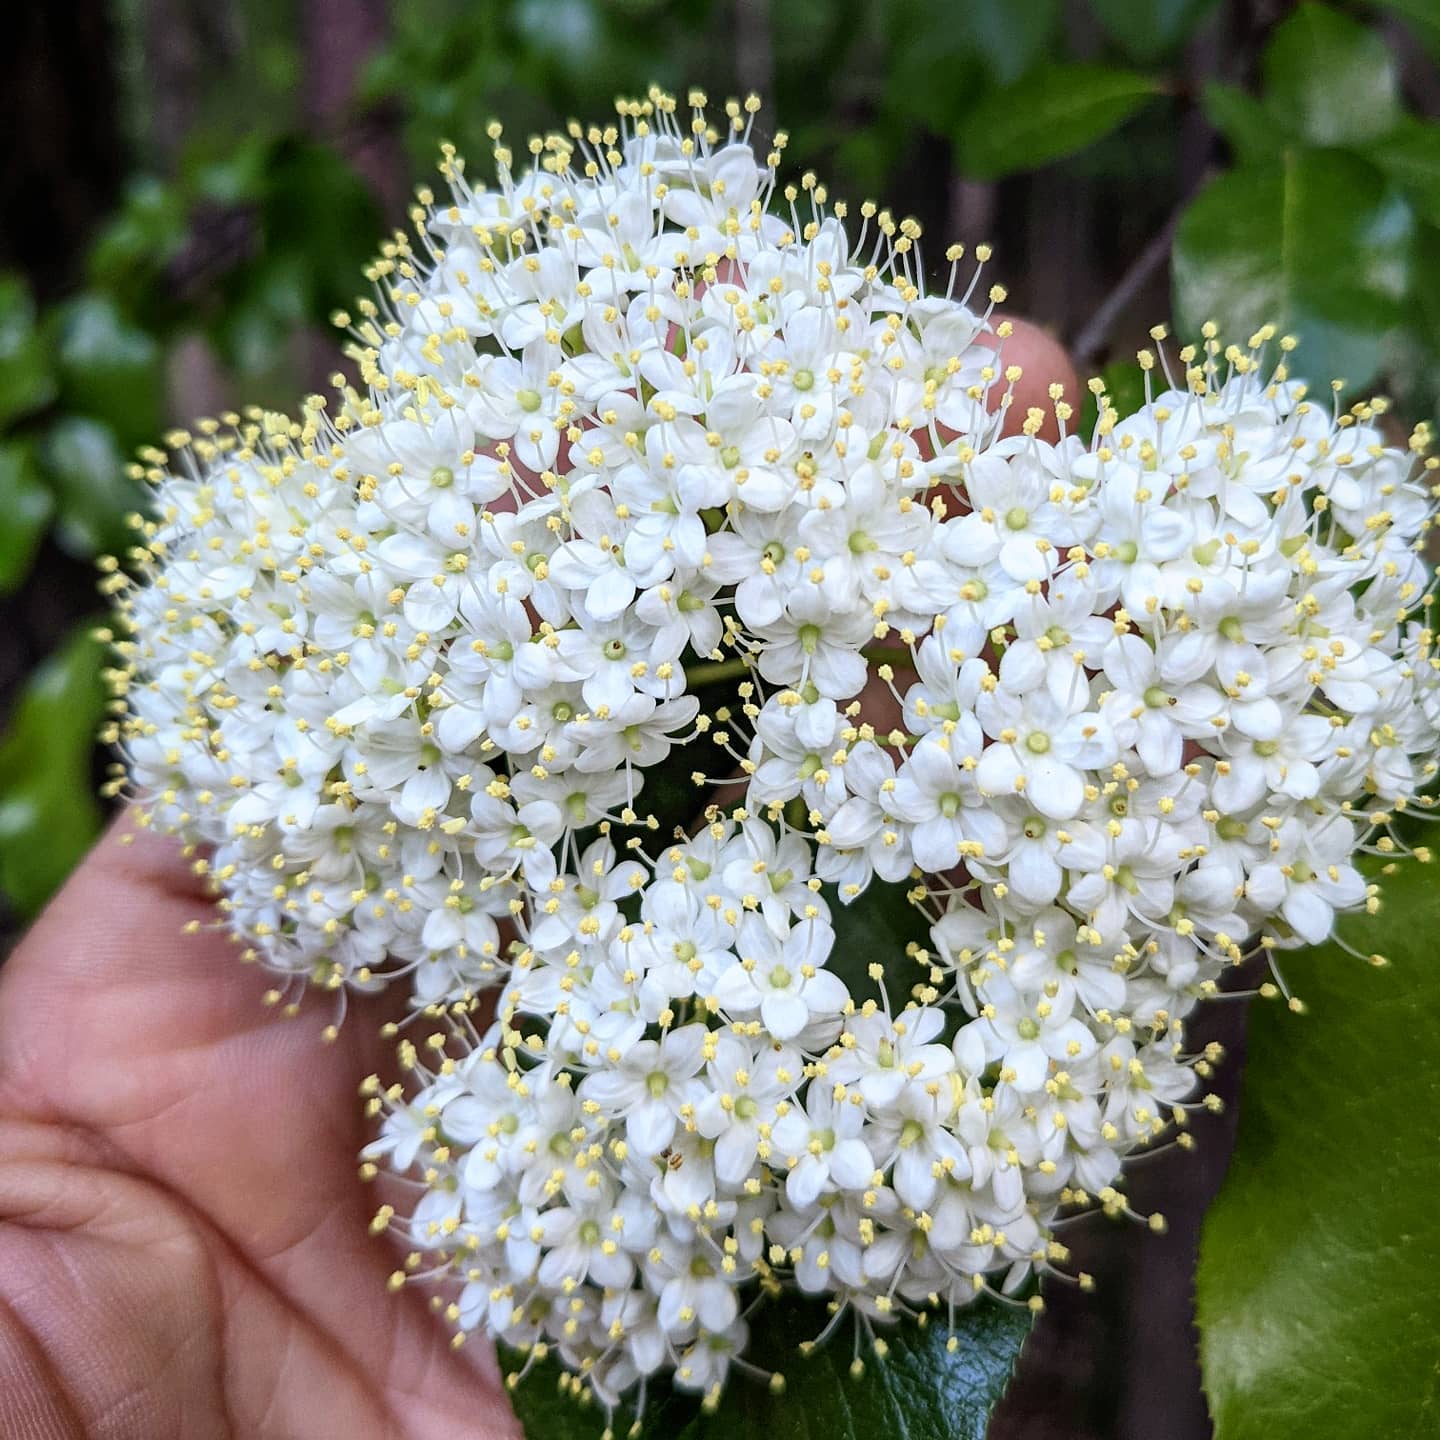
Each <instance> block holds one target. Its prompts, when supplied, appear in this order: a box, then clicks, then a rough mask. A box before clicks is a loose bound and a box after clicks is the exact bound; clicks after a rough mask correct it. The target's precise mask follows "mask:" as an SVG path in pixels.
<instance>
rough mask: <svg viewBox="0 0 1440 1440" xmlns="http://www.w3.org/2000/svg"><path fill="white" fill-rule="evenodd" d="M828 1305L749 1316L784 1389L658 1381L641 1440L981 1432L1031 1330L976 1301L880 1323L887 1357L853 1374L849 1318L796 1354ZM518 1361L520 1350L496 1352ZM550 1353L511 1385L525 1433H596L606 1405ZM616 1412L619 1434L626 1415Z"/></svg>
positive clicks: (574, 1438) (754, 1348)
mask: <svg viewBox="0 0 1440 1440" xmlns="http://www.w3.org/2000/svg"><path fill="white" fill-rule="evenodd" d="M827 1319H828V1316H827V1314H826V1311H825V1307H824V1305H823V1304H822V1303H820V1302H817V1301H809V1300H800V1299H796V1298H787V1299H785V1300H782V1301H778V1302H773V1303H767V1304H766V1306H765V1307H764V1309H763V1310H761V1311H760V1312H759V1314H758V1315H757V1316H756V1318H755V1319H754V1320H753V1321H752V1323H751V1340H750V1347H749V1350H748V1352H747V1353H748V1355H749V1356H750V1357H751V1358H752V1359H753V1360H755V1362H756V1363H758V1364H762V1365H767V1366H771V1367H773V1368H774V1369H776V1370H779V1371H781V1372H782V1373H783V1374H784V1376H785V1386H784V1389H783V1390H782V1391H781V1392H780V1393H779V1394H776V1393H774V1392H773V1391H772V1390H771V1389H770V1388H769V1387H768V1386H766V1385H764V1384H763V1383H761V1382H759V1381H756V1380H754V1379H751V1378H749V1377H747V1376H744V1375H740V1374H732V1376H731V1378H730V1380H729V1382H728V1384H727V1385H726V1388H725V1391H724V1394H723V1395H722V1397H721V1400H720V1405H719V1408H718V1409H717V1410H716V1411H715V1412H714V1413H713V1414H707V1413H705V1412H704V1411H703V1410H702V1409H701V1408H700V1406H699V1404H698V1402H697V1401H696V1400H695V1399H694V1398H692V1397H688V1396H683V1395H679V1394H672V1393H671V1392H670V1389H669V1386H668V1384H667V1383H665V1382H661V1384H660V1385H658V1386H656V1387H655V1388H654V1392H653V1394H652V1396H651V1399H650V1403H649V1404H648V1405H647V1407H646V1411H645V1415H644V1419H643V1422H642V1425H641V1429H640V1435H639V1437H638V1440H738V1437H746V1440H748V1437H751V1436H763V1437H765V1440H811V1437H821V1436H823V1437H824V1440H877V1437H885V1440H984V1435H985V1430H986V1426H987V1424H988V1421H989V1416H990V1411H991V1409H992V1408H993V1407H994V1405H995V1403H996V1402H997V1401H998V1400H999V1399H1000V1396H1001V1395H1002V1394H1003V1393H1004V1390H1005V1385H1006V1383H1007V1382H1008V1380H1009V1378H1010V1372H1011V1371H1012V1370H1013V1368H1014V1365H1015V1361H1016V1358H1017V1357H1018V1356H1019V1354H1020V1348H1021V1346H1022V1345H1023V1344H1024V1343H1025V1337H1026V1335H1028V1334H1029V1332H1030V1325H1031V1316H1030V1313H1029V1312H1028V1311H1027V1310H1023V1309H1019V1308H1015V1307H1011V1306H1007V1305H1002V1304H998V1303H995V1304H977V1305H974V1306H972V1307H970V1308H969V1309H968V1310H964V1311H961V1312H960V1313H959V1314H957V1315H956V1317H955V1329H954V1335H955V1338H956V1344H955V1347H954V1349H953V1351H952V1350H951V1349H950V1348H949V1346H948V1344H947V1340H948V1336H949V1334H950V1332H949V1331H948V1330H946V1328H945V1327H944V1325H942V1324H939V1323H937V1321H936V1318H935V1317H934V1316H931V1317H930V1323H929V1324H928V1325H926V1326H925V1327H923V1328H922V1327H921V1326H919V1325H918V1324H916V1323H915V1322H914V1321H909V1320H906V1321H901V1322H900V1324H898V1325H896V1326H894V1327H888V1328H885V1329H883V1330H880V1331H879V1333H880V1334H882V1335H883V1337H884V1339H885V1342H886V1344H887V1346H888V1347H889V1354H888V1356H887V1357H886V1358H885V1359H883V1360H880V1359H874V1358H871V1359H867V1360H866V1363H865V1369H864V1373H863V1374H862V1375H861V1376H860V1377H859V1378H856V1377H854V1376H852V1375H851V1373H850V1364H851V1359H852V1356H853V1349H852V1346H851V1343H850V1334H851V1332H850V1329H849V1326H848V1324H845V1323H843V1322H842V1326H841V1329H840V1332H839V1333H838V1334H836V1335H834V1336H832V1337H831V1339H830V1341H829V1343H827V1344H826V1345H824V1346H823V1347H821V1348H819V1349H817V1350H815V1351H814V1352H813V1353H812V1354H811V1355H810V1356H809V1357H808V1358H802V1357H801V1355H800V1353H799V1351H798V1349H797V1346H798V1344H799V1342H800V1341H802V1340H806V1339H808V1338H810V1337H813V1336H815V1335H818V1334H819V1333H820V1332H821V1330H823V1329H824V1327H825V1324H826V1321H827ZM501 1362H502V1365H504V1367H505V1368H506V1370H507V1372H511V1371H513V1369H514V1368H515V1366H516V1364H517V1357H516V1356H514V1355H510V1354H502V1356H501ZM559 1376H560V1369H559V1366H558V1364H557V1362H555V1361H554V1360H546V1361H545V1362H543V1363H541V1364H537V1365H536V1366H534V1368H533V1370H532V1372H531V1373H530V1374H529V1375H527V1376H526V1378H525V1379H524V1380H523V1381H522V1382H521V1383H520V1384H519V1385H517V1386H516V1388H515V1390H514V1392H513V1395H512V1398H513V1400H514V1403H515V1412H516V1414H517V1415H518V1416H519V1418H520V1423H521V1426H522V1428H523V1429H524V1431H525V1434H526V1436H527V1437H528V1440H598V1437H599V1436H600V1434H601V1432H602V1431H603V1430H604V1428H605V1417H604V1414H603V1412H602V1411H600V1410H599V1409H598V1408H597V1407H595V1406H593V1405H591V1406H586V1407H582V1406H581V1405H580V1404H578V1403H577V1401H576V1400H574V1399H573V1398H572V1397H571V1396H569V1395H568V1394H562V1393H561V1391H560V1388H559V1383H558V1382H559ZM626 1418H627V1417H623V1416H622V1417H617V1420H618V1422H619V1423H617V1424H616V1426H615V1432H616V1434H617V1435H623V1434H625V1433H626V1432H625V1419H626Z"/></svg>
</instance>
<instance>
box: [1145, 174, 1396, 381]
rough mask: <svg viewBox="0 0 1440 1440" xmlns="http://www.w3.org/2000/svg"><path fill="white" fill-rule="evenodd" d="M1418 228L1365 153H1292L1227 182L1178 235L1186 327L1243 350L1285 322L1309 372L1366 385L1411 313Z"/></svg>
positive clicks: (1218, 184)
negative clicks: (1258, 334) (1208, 325)
mask: <svg viewBox="0 0 1440 1440" xmlns="http://www.w3.org/2000/svg"><path fill="white" fill-rule="evenodd" d="M1340 196H1343V197H1344V200H1343V202H1338V203H1337V197H1340ZM1414 229H1415V226H1414V217H1413V215H1412V214H1411V212H1410V208H1409V206H1408V205H1406V203H1405V202H1404V200H1403V199H1402V198H1401V197H1400V196H1399V195H1397V194H1396V193H1395V192H1394V191H1393V190H1392V189H1391V188H1390V187H1389V186H1388V185H1387V183H1386V182H1385V180H1384V177H1383V176H1381V175H1380V174H1378V172H1376V171H1375V170H1374V169H1373V168H1372V167H1371V166H1370V165H1368V164H1366V162H1365V161H1363V160H1360V159H1357V158H1355V157H1353V156H1349V155H1343V154H1340V153H1337V152H1331V151H1300V152H1298V153H1297V152H1294V151H1291V152H1287V154H1286V155H1285V157H1284V159H1283V160H1282V161H1281V162H1280V163H1278V164H1275V165H1256V166H1249V167H1245V168H1242V169H1239V170H1235V171H1232V172H1231V173H1230V174H1228V175H1222V176H1220V177H1219V179H1217V180H1215V181H1213V182H1212V183H1211V184H1210V185H1209V186H1207V187H1206V189H1205V190H1203V191H1202V192H1201V194H1200V195H1199V196H1197V197H1196V199H1195V201H1194V202H1193V203H1192V204H1191V206H1190V208H1189V209H1188V210H1187V211H1186V212H1185V216H1184V218H1183V219H1182V220H1181V222H1180V228H1179V231H1178V232H1177V234H1176V237H1175V255H1174V271H1173V275H1174V285H1175V311H1176V315H1177V318H1178V320H1179V323H1180V328H1181V329H1182V331H1184V332H1185V333H1187V334H1191V335H1193V334H1194V333H1195V332H1196V331H1197V330H1198V329H1199V326H1200V323H1201V322H1202V321H1204V320H1207V319H1208V320H1214V321H1216V322H1217V323H1218V324H1219V326H1220V328H1221V330H1222V332H1223V333H1224V334H1225V335H1226V336H1227V337H1228V338H1229V339H1231V340H1236V341H1239V342H1241V343H1243V342H1244V341H1245V340H1246V339H1247V338H1248V337H1249V336H1250V335H1251V334H1252V333H1253V332H1254V331H1255V330H1256V329H1258V328H1259V327H1260V326H1261V325H1263V324H1265V323H1267V322H1273V323H1275V324H1276V325H1279V326H1280V327H1282V328H1283V329H1285V330H1288V331H1292V332H1294V333H1295V334H1296V335H1298V336H1299V338H1300V340H1301V342H1302V343H1301V348H1300V350H1299V351H1298V352H1297V360H1296V363H1295V365H1294V367H1293V369H1294V373H1295V374H1296V375H1297V376H1298V375H1304V376H1307V377H1308V378H1309V379H1310V380H1311V382H1312V383H1315V384H1323V383H1325V382H1326V381H1328V380H1330V379H1332V378H1343V379H1345V380H1347V381H1348V382H1349V383H1351V384H1352V385H1356V386H1360V385H1364V384H1366V383H1367V382H1368V381H1370V380H1372V379H1373V378H1374V376H1375V374H1376V372H1377V371H1378V370H1379V368H1380V362H1381V354H1382V342H1383V339H1384V334H1385V331H1386V329H1387V328H1388V327H1391V326H1395V325H1398V324H1399V323H1400V322H1401V321H1402V320H1403V318H1404V302H1405V298H1406V294H1407V291H1408V287H1409V283H1410V276H1411V270H1412V251H1413V242H1414Z"/></svg>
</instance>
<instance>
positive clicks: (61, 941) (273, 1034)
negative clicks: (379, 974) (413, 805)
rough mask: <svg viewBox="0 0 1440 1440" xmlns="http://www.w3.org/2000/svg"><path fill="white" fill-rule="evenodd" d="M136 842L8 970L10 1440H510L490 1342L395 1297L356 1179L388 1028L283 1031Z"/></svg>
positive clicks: (298, 1024) (57, 908)
mask: <svg viewBox="0 0 1440 1440" xmlns="http://www.w3.org/2000/svg"><path fill="white" fill-rule="evenodd" d="M132 835H133V831H132V830H131V826H130V824H129V822H128V820H127V819H122V821H121V822H120V824H119V826H118V827H117V829H116V830H115V831H112V833H111V834H110V835H109V836H107V837H106V839H105V840H103V841H102V842H101V844H100V845H99V846H98V848H97V849H96V851H95V852H94V854H92V855H91V856H90V858H89V859H88V860H87V861H86V863H85V865H84V866H83V867H82V868H81V870H80V871H79V872H78V873H77V874H76V876H75V877H74V879H73V880H72V881H71V882H70V884H69V885H68V886H67V887H66V889H65V890H64V891H63V892H62V894H61V895H60V897H59V898H58V899H57V900H56V901H55V902H54V904H53V905H52V906H51V908H50V909H49V910H48V911H47V912H46V914H45V915H44V916H43V917H42V918H41V920H40V921H39V922H38V923H37V925H36V926H35V929H34V930H33V932H32V933H31V934H30V936H29V937H28V938H27V939H26V941H25V943H24V944H23V945H22V946H21V947H20V948H19V950H17V951H16V953H15V955H14V956H13V957H12V958H11V960H10V961H9V962H8V963H7V964H6V966H5V967H4V969H3V971H0V1434H4V1435H5V1436H6V1440H41V1437H44V1440H52V1437H53V1440H60V1437H65V1440H70V1437H87V1440H88V1437H101V1436H103V1437H107V1440H108V1437H117V1440H118V1437H122V1436H123V1437H127V1440H128V1437H135V1440H142V1437H143V1440H165V1437H172V1436H173V1437H177V1440H209V1437H229V1436H235V1437H245V1440H251V1437H253V1440H282V1437H283V1440H300V1437H308V1440H329V1437H335V1440H340V1437H344V1440H369V1437H372V1436H373V1437H376V1440H380V1437H385V1440H390V1437H397V1440H398V1437H405V1440H411V1437H414V1440H423V1437H430V1436H444V1437H447V1440H450V1437H460V1436H467V1437H468V1436H476V1437H481V1440H484V1437H490V1436H494V1437H502V1436H511V1435H515V1434H517V1433H518V1427H517V1426H516V1423H515V1420H514V1418H513V1416H512V1415H511V1413H510V1409H509V1406H508V1404H507V1403H506V1400H505V1398H504V1392H503V1389H502V1388H501V1387H500V1385H499V1383H498V1377H497V1372H496V1369H495V1365H494V1360H493V1357H492V1356H491V1355H489V1354H488V1353H487V1352H486V1351H485V1349H484V1347H482V1346H479V1345H474V1346H472V1347H468V1348H467V1349H465V1350H462V1351H459V1352H457V1351H454V1350H452V1348H451V1346H450V1343H449V1334H448V1332H447V1330H446V1327H445V1326H444V1324H443V1322H441V1321H440V1320H438V1319H437V1318H436V1317H435V1316H433V1315H432V1314H431V1313H430V1312H429V1309H428V1308H427V1299H428V1297H427V1295H426V1293H425V1292H424V1290H423V1288H422V1287H407V1288H406V1290H404V1291H403V1292H401V1293H400V1294H398V1295H389V1294H387V1293H386V1289H385V1280H386V1276H387V1275H388V1274H389V1273H390V1271H391V1270H392V1269H393V1268H394V1266H395V1254H394V1251H393V1248H392V1247H390V1246H388V1245H387V1244H385V1243H384V1242H382V1241H376V1240H375V1239H373V1238H372V1237H371V1236H370V1235H369V1233H368V1230H367V1221H368V1219H369V1215H370V1213H371V1211H372V1210H373V1207H374V1205H375V1197H374V1196H373V1195H372V1194H371V1193H369V1192H368V1191H367V1190H366V1189H365V1187H363V1186H362V1185H360V1184H359V1183H358V1182H357V1180H356V1154H357V1152H358V1150H359V1149H360V1147H361V1145H363V1144H364V1142H365V1140H366V1139H367V1138H368V1134H367V1127H366V1122H365V1121H364V1119H363V1116H362V1114H361V1109H360V1101H359V1099H358V1094H357V1087H358V1084H359V1081H360V1080H361V1079H362V1078H363V1077H364V1076H365V1075H367V1074H369V1073H371V1072H372V1071H374V1070H376V1069H377V1068H379V1067H380V1066H381V1064H382V1063H383V1059H384V1053H383V1052H384V1050H385V1048H386V1047H384V1046H382V1044H381V1042H380V1041H379V1040H378V1038H377V1025H376V1024H375V1023H374V1020H375V1018H376V1015H375V1012H373V1011H368V1012H367V1011H366V1010H365V1008H364V1007H360V1009H359V1010H358V1011H356V1012H352V1014H351V1016H350V1018H349V1020H348V1022H347V1023H346V1024H345V1025H344V1027H343V1028H342V1030H341V1033H340V1037H339V1039H338V1040H337V1041H336V1042H335V1043H334V1044H333V1045H329V1046H322V1045H321V1043H320V1039H319V1032H320V1028H321V1026H322V1025H323V1024H324V1023H325V1021H326V1019H328V1014H327V1013H326V1010H325V1007H324V1005H323V1004H321V1005H316V1006H314V1007H313V1008H311V1007H309V1006H307V1007H306V1008H305V1010H304V1011H303V1012H302V1015H301V1017H300V1018H299V1019H296V1020H291V1021H288V1022H286V1021H282V1020H279V1019H278V1018H277V1016H276V1015H275V1013H274V1011H272V1010H267V1009H265V1008H263V1007H262V1005H261V1004H260V996H261V993H262V992H263V990H264V989H265V977H264V976H263V974H260V973H256V971H255V970H254V969H253V967H247V966H242V965H239V964H237V962H236V950H235V947H234V946H233V945H231V944H230V943H228V941H227V940H226V938H225V937H224V935H223V934H221V933H220V932H218V931H217V930H214V929H211V928H206V929H204V930H202V931H201V932H200V933H194V934H188V935H187V934H185V933H184V927H185V926H186V925H187V923H188V922H189V921H191V920H199V921H200V922H201V923H202V924H203V925H206V926H209V925H210V924H211V922H212V920H213V912H212V911H211V910H210V907H209V905H208V903H207V902H206V900H205V898H204V896H203V892H202V891H201V890H200V888H199V887H198V885H197V883H196V882H195V881H194V879H193V877H192V876H191V875H190V874H189V872H188V870H187V867H186V865H185V862H184V861H183V860H182V859H181V858H180V856H179V854H178V851H177V849H176V847H174V846H173V845H172V844H170V843H168V842H166V841H163V840H160V839H158V838H155V837H152V836H148V835H143V834H141V835H139V836H135V837H134V843H133V844H126V843H124V842H125V841H126V840H127V839H128V838H130V837H131V836H132Z"/></svg>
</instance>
